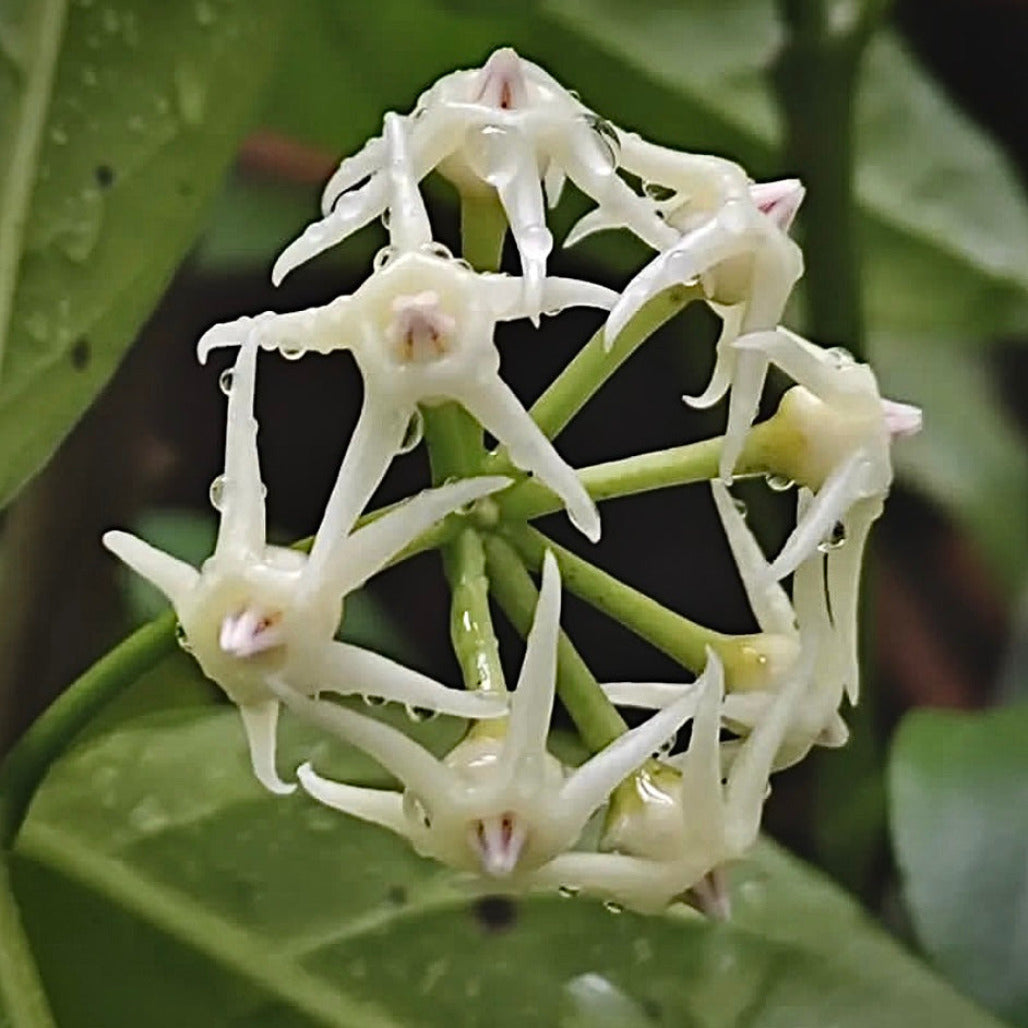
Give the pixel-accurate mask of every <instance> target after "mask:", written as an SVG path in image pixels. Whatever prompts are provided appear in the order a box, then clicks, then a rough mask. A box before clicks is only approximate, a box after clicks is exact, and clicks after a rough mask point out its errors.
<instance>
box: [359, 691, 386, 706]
mask: <svg viewBox="0 0 1028 1028" xmlns="http://www.w3.org/2000/svg"><path fill="white" fill-rule="evenodd" d="M361 699H362V700H363V701H364V703H365V704H366V705H367V706H369V707H381V706H382V704H383V703H385V699H384V698H383V697H382V696H372V695H370V694H366V695H363V696H361Z"/></svg>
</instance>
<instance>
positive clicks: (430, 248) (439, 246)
mask: <svg viewBox="0 0 1028 1028" xmlns="http://www.w3.org/2000/svg"><path fill="white" fill-rule="evenodd" d="M421 252H422V253H424V254H428V256H429V257H439V258H440V259H442V260H444V261H452V260H453V254H452V253H451V252H450V248H449V247H448V246H447V245H446V244H445V243H436V242H432V243H425V244H424V245H423V246H422V247H421Z"/></svg>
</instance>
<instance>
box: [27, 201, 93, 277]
mask: <svg viewBox="0 0 1028 1028" xmlns="http://www.w3.org/2000/svg"><path fill="white" fill-rule="evenodd" d="M103 217H104V201H103V196H102V194H101V192H100V190H99V189H98V188H97V187H96V186H93V185H90V186H87V187H86V188H85V189H83V190H81V191H80V192H79V193H78V195H74V194H69V195H67V196H66V197H65V198H64V201H63V204H62V206H61V208H60V209H59V210H58V212H57V213H56V215H55V217H54V219H53V220H52V221H50V222H49V223H43V224H41V225H40V227H39V230H38V235H37V236H36V237H35V238H34V239H33V240H32V242H31V244H30V248H32V249H36V248H39V249H42V248H44V247H45V246H47V245H48V244H50V243H53V244H54V245H56V246H57V247H58V249H60V250H61V252H62V253H63V254H64V255H65V256H66V257H68V258H69V259H71V260H73V261H75V262H76V263H81V262H82V261H85V260H86V259H87V258H88V257H89V255H90V254H91V253H92V252H93V250H95V249H96V244H97V241H98V240H99V238H100V228H101V226H102V225H103Z"/></svg>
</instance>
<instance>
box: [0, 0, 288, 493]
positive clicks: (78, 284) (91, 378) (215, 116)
mask: <svg viewBox="0 0 1028 1028" xmlns="http://www.w3.org/2000/svg"><path fill="white" fill-rule="evenodd" d="M278 7H279V4H278V2H277V0H254V2H251V3H246V4H242V3H236V2H233V0H197V2H196V3H187V4H155V3H151V2H149V0H105V2H104V3H102V4H96V5H94V4H92V3H75V4H72V3H70V2H69V0H39V2H34V0H15V2H14V3H13V4H12V3H6V4H5V5H4V7H3V10H2V11H0V153H3V155H4V158H3V162H2V164H3V166H2V167H0V229H2V231H0V352H2V354H3V361H2V367H0V503H3V502H5V501H6V500H8V499H9V498H10V497H11V495H12V494H13V493H14V492H15V491H16V490H17V488H18V487H19V486H20V485H21V484H22V482H24V481H25V479H26V478H27V477H28V476H30V475H31V474H32V473H33V472H35V471H36V469H37V468H38V467H39V466H40V465H41V464H42V463H43V462H44V461H45V460H46V458H47V457H48V456H49V454H50V453H51V452H52V451H53V449H54V447H55V446H56V445H57V443H58V442H59V441H60V440H61V438H62V437H63V436H64V435H65V434H66V433H67V432H68V430H69V429H70V428H71V426H72V424H73V423H74V422H75V420H76V418H77V417H78V416H79V415H80V414H81V413H82V411H83V410H84V409H85V408H86V406H87V405H88V404H89V403H90V401H91V400H92V399H93V397H94V396H95V395H96V393H97V391H98V390H99V389H100V387H101V386H102V385H103V384H104V383H105V382H106V381H107V379H108V378H109V377H110V375H111V373H112V372H113V370H114V368H115V367H116V366H117V363H118V361H119V359H120V357H121V355H122V353H123V352H124V351H125V348H126V347H127V346H128V344H129V343H130V342H131V340H132V338H133V336H134V335H135V333H136V331H137V329H138V328H139V326H140V324H141V322H142V321H143V319H144V318H145V317H146V316H147V315H148V314H149V313H150V311H151V310H152V308H153V306H154V304H155V303H156V301H157V298H158V296H159V295H160V292H161V290H162V289H163V287H164V285H165V284H166V282H167V280H168V278H169V276H170V275H171V273H172V271H173V270H174V268H175V266H176V264H177V263H178V261H179V260H180V258H181V257H182V254H183V253H184V252H185V250H186V248H187V247H188V246H189V244H190V242H191V241H192V239H193V237H194V234H195V232H196V230H197V228H198V224H199V219H200V216H201V214H202V211H203V209H204V206H205V204H206V201H207V200H208V198H209V197H210V196H211V195H212V192H213V191H214V189H215V188H216V187H217V184H218V180H219V177H220V174H221V172H222V170H223V168H224V166H225V164H226V162H227V161H228V159H229V158H230V156H231V155H232V153H233V150H234V148H235V145H236V142H237V140H238V138H239V136H240V134H241V132H242V131H243V129H244V128H245V126H246V125H247V123H248V121H249V118H250V116H251V113H252V108H253V105H254V100H255V96H256V92H257V90H258V87H259V86H260V85H261V84H262V83H263V81H264V79H265V78H266V74H267V71H268V68H269V64H270V58H271V56H272V52H273V48H274V45H275V43H276V40H277V37H278V32H277V19H276V18H275V17H274V13H275V12H276V10H277V8H278ZM186 345H188V341H186Z"/></svg>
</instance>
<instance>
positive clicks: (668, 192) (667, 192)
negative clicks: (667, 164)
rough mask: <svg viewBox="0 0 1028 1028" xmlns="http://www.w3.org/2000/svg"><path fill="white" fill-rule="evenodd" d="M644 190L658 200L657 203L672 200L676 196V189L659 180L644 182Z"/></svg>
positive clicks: (650, 196) (651, 197)
mask: <svg viewBox="0 0 1028 1028" xmlns="http://www.w3.org/2000/svg"><path fill="white" fill-rule="evenodd" d="M643 192H644V193H645V194H646V195H647V196H648V197H649V198H650V199H651V200H656V201H657V203H663V202H664V201H665V200H671V199H673V198H674V196H675V191H674V190H673V189H672V188H671V187H670V186H663V185H661V184H660V183H659V182H644V183H643Z"/></svg>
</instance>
